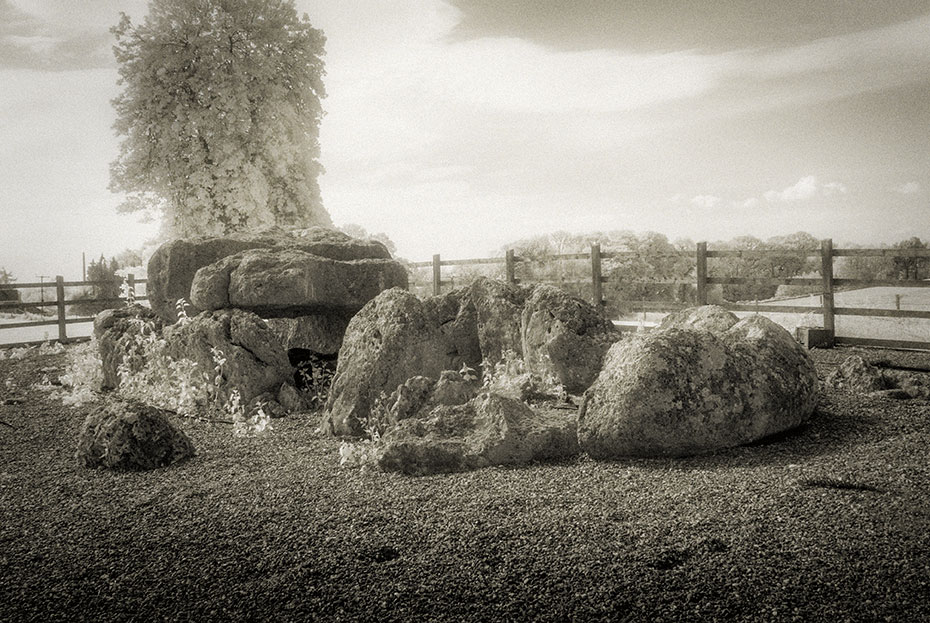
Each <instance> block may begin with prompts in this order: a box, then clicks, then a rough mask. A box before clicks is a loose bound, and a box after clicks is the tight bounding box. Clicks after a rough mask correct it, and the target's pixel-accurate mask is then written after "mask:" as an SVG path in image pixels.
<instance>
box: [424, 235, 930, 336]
mask: <svg viewBox="0 0 930 623" xmlns="http://www.w3.org/2000/svg"><path fill="white" fill-rule="evenodd" d="M644 256H648V257H650V258H658V257H664V258H669V257H671V258H678V259H685V258H686V259H689V260H692V261H693V264H692V266H693V269H694V270H693V275H694V278H693V279H692V280H686V281H685V280H662V281H658V280H657V281H650V280H623V281H622V283H623V284H625V285H649V286H692V287H693V288H694V297H695V302H694V303H687V302H668V301H646V300H643V301H640V302H636V303H635V305H634V306H635V308H636V309H637V310H639V311H650V312H671V311H677V310H680V309H685V308H687V307H690V306H693V305H694V304H698V305H706V304H707V301H708V286H712V285H713V286H724V285H747V284H754V285H760V286H782V285H784V286H800V287H807V288H812V289H816V292H814V293H813V295H814V296H819V297H820V304H819V305H817V306H802V305H779V304H777V303H774V304H766V305H762V304H759V303H758V302H757V303H755V304H748V303H725V304H724V305H723V307H725V308H726V309H729V310H731V311H737V312H755V313H759V312H766V313H790V314H817V315H821V316H822V317H823V326H824V329H825V330H826V331H827V332H828V334H829V339H828V340H827V342H828V345H832V344H843V345H864V346H882V345H884V346H887V347H889V348H920V349H930V334H928V341H911V340H884V339H877V338H856V337H839V336H836V326H835V319H836V316H860V317H862V316H865V317H876V318H905V319H930V311H923V310H904V309H900V295H899V296H897V297H896V303H897V307H898V309H878V308H866V307H838V306H836V305H835V304H834V294H835V293H836V291H837V290H851V289H857V288H869V287H889V286H890V287H908V288H911V287H917V288H930V280H902V279H847V278H837V277H834V275H833V271H834V261H835V258H838V257H879V258H928V259H930V249H921V248H906V249H898V248H891V249H834V248H833V241H832V240H830V239H826V240H823V241H821V245H820V248H819V249H815V248H810V249H717V250H709V249H708V248H707V243H706V242H698V243H697V244H696V245H695V249H694V251H693V252H692V251H680V252H677V253H659V254H643V253H639V252H635V251H610V252H606V251H601V248H600V245H598V244H594V245H592V246H591V249H590V251H589V252H587V253H565V254H557V255H551V256H545V257H527V258H522V257H519V256H517V255H516V254H515V252H514V251H513V250H508V251H507V252H506V254H505V256H504V257H497V258H481V259H474V260H470V259H456V260H444V259H442V258H441V257H440V256H439V255H434V256H433V259H432V260H431V261H425V262H414V263H413V264H411V266H412V267H414V268H432V280H431V281H432V283H431V285H432V293H433V294H434V295H437V294H440V293H441V291H442V288H443V286H448V285H454V283H455V280H454V278H453V279H443V274H442V268H443V267H444V266H479V265H491V264H504V266H505V280H506V281H507V282H509V283H518V282H519V279H517V278H516V277H515V275H516V272H517V271H516V267H517V265H519V264H538V263H549V262H556V261H575V262H577V261H586V262H589V263H590V268H589V270H590V272H589V275H590V277H589V278H586V279H578V278H576V277H572V278H566V279H539V280H534V282H535V283H548V284H553V285H573V286H578V285H585V284H587V285H588V286H589V287H590V293H591V294H590V298H591V302H592V303H593V304H594V305H595V306H597V307H599V308H600V309H602V310H603V309H604V305H605V301H604V298H603V285H604V284H605V283H608V282H609V281H610V280H609V278H608V277H605V276H603V274H602V263H603V260H606V259H624V258H636V257H644ZM779 257H783V258H784V257H795V258H800V257H803V258H819V259H820V262H819V264H820V273H821V275H820V277H819V278H816V277H813V278H812V277H738V276H730V277H721V276H711V275H709V274H708V265H707V260H708V258H738V259H740V258H741V259H756V258H779Z"/></svg>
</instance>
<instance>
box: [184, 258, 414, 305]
mask: <svg viewBox="0 0 930 623" xmlns="http://www.w3.org/2000/svg"><path fill="white" fill-rule="evenodd" d="M393 287H399V288H404V289H406V287H407V271H406V269H405V268H404V267H403V266H401V265H400V264H399V263H398V262H395V261H394V260H390V259H380V258H379V259H373V258H365V259H358V260H334V259H332V258H326V257H321V256H319V255H314V254H312V253H308V252H306V251H303V250H301V249H296V248H286V247H285V248H280V249H253V250H249V251H242V252H240V253H236V254H234V255H230V256H228V257H224V258H223V259H221V260H219V261H217V262H215V263H213V264H210V265H208V266H204V267H202V268H201V269H199V270H198V271H197V273H196V274H195V275H194V279H193V282H192V284H191V294H190V296H191V302H192V303H193V304H194V306H195V307H196V308H198V309H204V310H215V309H226V308H229V307H235V308H238V309H245V310H248V311H251V312H253V313H256V314H258V315H260V316H263V317H269V318H271V317H288V316H296V315H306V314H311V313H319V312H327V311H338V312H343V313H353V312H356V311H358V310H359V309H361V308H362V306H363V305H364V304H365V303H367V302H368V301H370V300H371V299H373V298H374V297H375V296H377V295H378V294H379V293H380V292H382V291H383V290H385V289H388V288H393Z"/></svg>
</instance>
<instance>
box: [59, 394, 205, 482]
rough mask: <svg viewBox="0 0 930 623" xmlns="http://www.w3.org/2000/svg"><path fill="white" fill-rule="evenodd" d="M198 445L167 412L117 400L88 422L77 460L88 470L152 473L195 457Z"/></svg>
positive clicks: (84, 426) (104, 406)
mask: <svg viewBox="0 0 930 623" xmlns="http://www.w3.org/2000/svg"><path fill="white" fill-rule="evenodd" d="M194 452H195V451H194V444H193V442H192V441H191V440H190V437H188V436H187V435H186V434H185V433H184V432H183V431H182V430H180V429H179V428H178V427H177V426H176V425H175V424H173V423H172V421H171V419H170V418H169V414H168V412H167V411H164V410H162V409H158V408H155V407H150V406H147V405H144V404H141V403H138V402H131V401H124V400H114V401H110V402H107V403H105V404H104V405H102V406H100V407H98V408H97V409H96V410H95V411H93V412H92V413H91V414H90V415H88V416H87V419H86V420H85V421H84V425H83V427H82V428H81V432H80V435H79V438H78V448H77V453H76V456H77V459H78V461H80V463H81V464H82V465H83V466H84V467H105V468H108V469H116V470H149V469H155V468H158V467H165V466H167V465H171V464H172V463H175V462H176V461H180V460H182V459H185V458H188V457H191V456H194Z"/></svg>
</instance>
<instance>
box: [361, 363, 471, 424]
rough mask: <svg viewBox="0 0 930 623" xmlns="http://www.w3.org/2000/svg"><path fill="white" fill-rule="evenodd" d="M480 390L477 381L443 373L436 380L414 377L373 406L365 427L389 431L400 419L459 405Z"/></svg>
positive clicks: (451, 373) (457, 374)
mask: <svg viewBox="0 0 930 623" xmlns="http://www.w3.org/2000/svg"><path fill="white" fill-rule="evenodd" d="M480 389H481V384H480V383H479V382H478V381H477V379H466V378H464V377H463V376H462V375H461V374H460V373H458V372H454V371H452V370H443V371H442V372H441V373H440V376H439V380H438V381H437V380H434V379H431V378H430V377H427V376H414V377H411V378H409V379H407V380H406V381H404V382H403V383H402V384H400V385H398V386H397V389H395V390H394V392H393V393H392V394H391V395H390V396H387V397H386V398H381V399H379V401H378V402H377V403H376V406H377V407H378V408H376V409H375V410H374V411H375V412H376V419H377V420H378V421H371V417H369V422H368V424H369V428H373V429H375V430H377V431H378V432H379V433H380V432H383V431H385V430H390V429H391V428H393V427H394V425H395V424H397V423H398V422H400V421H401V420H406V419H410V418H416V417H421V416H423V414H424V412H428V411H429V410H430V409H432V408H434V407H438V406H447V407H451V406H456V405H463V404H465V403H466V402H468V401H469V400H471V399H472V398H474V397H475V396H477V395H478V391H479V390H480Z"/></svg>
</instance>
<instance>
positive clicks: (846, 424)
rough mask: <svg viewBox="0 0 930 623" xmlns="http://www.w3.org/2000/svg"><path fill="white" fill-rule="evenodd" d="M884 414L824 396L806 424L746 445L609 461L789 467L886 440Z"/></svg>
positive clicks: (665, 465)
mask: <svg viewBox="0 0 930 623" xmlns="http://www.w3.org/2000/svg"><path fill="white" fill-rule="evenodd" d="M881 415H882V413H881V412H880V411H879V410H878V409H876V408H874V407H871V406H864V407H863V408H857V409H854V410H853V409H848V408H846V406H845V405H844V404H843V401H834V400H832V399H830V398H829V397H825V398H823V399H822V400H821V402H820V404H818V406H817V410H816V411H815V412H814V414H813V416H811V419H810V421H808V422H807V423H805V424H802V425H801V426H799V427H797V428H794V429H791V430H788V431H784V432H781V433H776V434H774V435H769V436H768V437H764V438H762V439H759V440H757V441H755V442H752V443H749V444H746V445H743V446H737V447H735V448H727V449H725V450H720V451H718V452H715V453H713V454H706V455H699V456H690V457H678V458H672V457H669V458H648V459H647V458H629V459H616V460H614V461H609V462H610V463H614V464H625V465H631V466H634V465H635V466H636V467H640V468H645V469H649V468H661V469H668V468H669V467H673V468H675V469H681V470H689V469H712V468H718V467H762V466H779V465H781V466H787V465H790V464H794V463H801V462H804V461H805V460H806V459H811V458H814V457H818V456H822V455H825V454H830V453H835V452H837V451H839V450H843V449H846V448H852V447H855V446H858V445H861V444H867V443H874V442H876V441H878V440H881V439H883V438H884V437H885V436H886V434H891V433H890V432H889V431H885V430H884V427H883V425H882V421H881V419H880V417H881Z"/></svg>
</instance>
